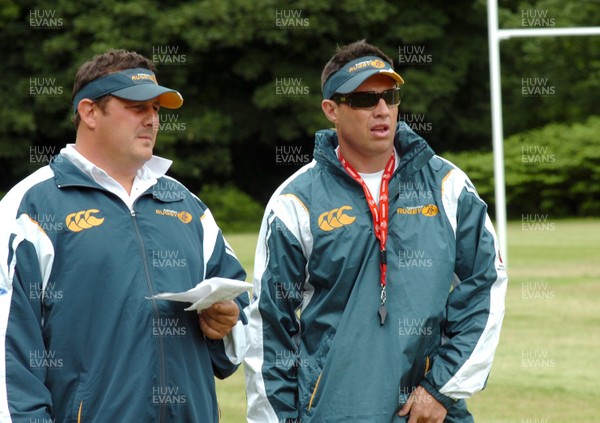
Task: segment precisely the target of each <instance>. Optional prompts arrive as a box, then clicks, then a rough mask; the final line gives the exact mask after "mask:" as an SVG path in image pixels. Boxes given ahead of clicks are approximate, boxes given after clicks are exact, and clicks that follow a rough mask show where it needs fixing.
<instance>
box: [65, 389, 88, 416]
mask: <svg viewBox="0 0 600 423" xmlns="http://www.w3.org/2000/svg"><path fill="white" fill-rule="evenodd" d="M84 387H85V384H84V383H83V382H82V381H79V383H78V384H77V387H76V388H75V392H74V393H73V401H72V405H71V413H70V415H69V417H68V420H67V421H69V422H76V423H83V422H84V421H86V420H84V411H85V405H86V404H85V401H84Z"/></svg>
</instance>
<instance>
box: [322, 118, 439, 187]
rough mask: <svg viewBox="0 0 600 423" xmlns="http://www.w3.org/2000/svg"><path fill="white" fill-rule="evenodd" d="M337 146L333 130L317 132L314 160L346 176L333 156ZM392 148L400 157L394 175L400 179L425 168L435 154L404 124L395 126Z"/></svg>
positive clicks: (400, 123)
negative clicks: (398, 174) (397, 174)
mask: <svg viewBox="0 0 600 423" xmlns="http://www.w3.org/2000/svg"><path fill="white" fill-rule="evenodd" d="M338 144H339V142H338V136H337V132H336V131H335V129H324V130H321V131H318V132H317V133H316V134H315V149H314V158H315V160H316V161H317V162H318V163H319V164H321V165H323V166H326V167H327V168H328V169H330V170H331V171H333V172H335V173H342V174H346V171H345V170H344V168H343V167H342V165H341V163H340V161H339V160H338V158H337V156H336V154H335V149H336V148H337V146H338ZM394 147H395V148H396V151H397V152H398V155H399V156H400V163H399V164H398V168H397V169H396V173H400V174H401V175H402V179H409V178H410V176H411V175H413V174H414V173H416V172H418V171H419V170H420V169H421V168H422V167H423V166H425V164H426V163H427V162H428V161H429V160H430V159H431V158H432V157H433V156H434V154H435V153H434V152H433V150H432V148H431V147H430V146H429V144H427V142H426V141H425V140H424V139H423V138H421V137H420V136H419V135H417V134H416V133H415V132H414V131H413V130H412V129H411V128H410V127H409V126H408V125H407V124H406V122H398V124H397V125H396V135H395V137H394Z"/></svg>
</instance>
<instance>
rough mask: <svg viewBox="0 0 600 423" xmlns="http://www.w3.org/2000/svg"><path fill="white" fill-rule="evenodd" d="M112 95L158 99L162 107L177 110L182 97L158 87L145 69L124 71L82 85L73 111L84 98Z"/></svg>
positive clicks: (74, 101)
mask: <svg viewBox="0 0 600 423" xmlns="http://www.w3.org/2000/svg"><path fill="white" fill-rule="evenodd" d="M108 94H110V95H113V96H115V97H119V98H123V99H125V100H131V101H147V100H151V99H153V98H157V97H158V101H159V103H160V105H161V106H162V107H166V108H167V109H178V108H180V107H181V105H182V104H183V97H182V96H181V94H179V92H178V91H176V90H173V89H171V88H167V87H162V86H160V85H158V82H157V81H156V76H155V75H154V72H152V71H151V70H150V69H146V68H134V69H124V70H121V71H119V72H115V73H111V74H108V75H104V76H101V77H100V78H98V79H95V80H93V81H91V82H89V83H87V84H86V85H84V86H83V87H82V88H81V89H80V90H79V91H77V93H75V96H74V98H73V111H74V112H75V113H77V106H78V105H79V102H80V101H81V100H83V99H84V98H89V99H90V100H96V99H98V98H100V97H103V96H105V95H108Z"/></svg>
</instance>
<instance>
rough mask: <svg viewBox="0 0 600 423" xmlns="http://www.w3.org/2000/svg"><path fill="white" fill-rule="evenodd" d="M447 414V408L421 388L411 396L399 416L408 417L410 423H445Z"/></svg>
mask: <svg viewBox="0 0 600 423" xmlns="http://www.w3.org/2000/svg"><path fill="white" fill-rule="evenodd" d="M446 413H447V410H446V408H445V407H444V406H443V405H442V404H441V403H440V402H439V401H438V400H436V399H435V398H434V397H433V396H431V394H430V393H429V392H427V391H426V390H425V388H423V387H422V386H419V387H418V388H417V389H415V390H414V391H413V393H412V394H410V397H408V401H406V404H404V407H402V409H401V410H400V411H399V412H398V415H399V416H401V417H403V416H406V415H408V423H443V422H444V418H446Z"/></svg>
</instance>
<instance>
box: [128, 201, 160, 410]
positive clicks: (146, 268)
mask: <svg viewBox="0 0 600 423" xmlns="http://www.w3.org/2000/svg"><path fill="white" fill-rule="evenodd" d="M130 212H131V219H132V221H133V227H134V228H135V234H136V238H137V241H138V244H139V246H140V250H141V256H142V262H143V264H144V274H145V275H146V284H147V286H148V292H149V293H150V295H153V294H154V291H153V289H152V278H151V276H150V269H149V266H148V259H147V257H146V247H145V244H144V239H143V238H142V231H141V230H140V226H139V223H138V220H137V215H136V212H135V210H133V208H132V209H131V210H130ZM150 301H152V313H153V314H154V317H155V318H156V319H157V320H158V319H159V318H160V313H159V312H158V306H157V304H156V300H154V299H151V300H150ZM157 342H158V362H159V366H160V368H159V384H160V386H161V387H163V386H166V365H165V344H164V340H163V338H162V336H158V337H157ZM166 411H167V410H166V404H165V403H163V402H162V401H161V403H160V414H159V416H160V417H159V422H164V421H165V414H166Z"/></svg>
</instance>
